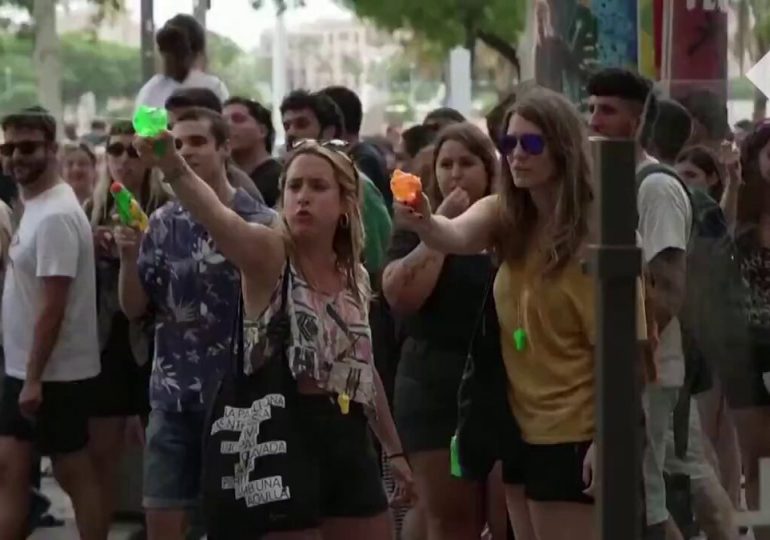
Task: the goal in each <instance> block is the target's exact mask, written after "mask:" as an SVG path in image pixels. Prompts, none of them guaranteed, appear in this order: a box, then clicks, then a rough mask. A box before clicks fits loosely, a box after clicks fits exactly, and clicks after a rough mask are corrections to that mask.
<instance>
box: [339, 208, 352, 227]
mask: <svg viewBox="0 0 770 540" xmlns="http://www.w3.org/2000/svg"><path fill="white" fill-rule="evenodd" d="M340 227H342V228H343V229H347V228H348V227H350V216H349V215H348V213H347V212H345V213H344V214H342V215H341V216H340Z"/></svg>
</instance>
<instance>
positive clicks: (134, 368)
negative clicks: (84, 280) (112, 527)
mask: <svg viewBox="0 0 770 540" xmlns="http://www.w3.org/2000/svg"><path fill="white" fill-rule="evenodd" d="M133 139H134V128H133V126H132V125H131V123H130V122H127V121H121V122H116V123H115V124H113V125H112V128H111V129H110V132H109V138H108V139H107V146H106V155H107V158H106V159H107V171H106V172H107V174H106V175H105V176H103V177H102V178H100V180H99V182H98V184H97V186H96V189H95V190H94V194H93V198H92V199H91V200H90V201H89V202H88V203H87V204H86V206H85V210H86V215H87V216H88V217H89V219H90V221H91V225H92V227H93V229H94V249H95V250H96V273H97V287H98V291H99V294H98V301H99V304H98V317H99V319H98V320H99V341H100V345H101V362H102V369H101V372H100V374H99V376H98V378H97V379H96V380H95V385H94V395H93V403H94V405H93V409H92V418H91V425H90V438H89V446H90V451H91V455H92V459H93V461H94V464H95V466H96V471H97V477H98V478H99V481H100V488H101V493H102V500H103V501H104V509H105V516H104V518H105V520H107V522H108V523H109V521H110V520H111V517H112V513H113V512H114V509H115V496H116V493H117V490H118V486H117V468H118V465H119V464H120V457H121V455H122V453H123V449H124V441H125V440H126V436H125V435H126V434H127V433H129V434H130V435H131V436H132V437H135V439H136V441H137V442H138V443H139V444H141V441H143V433H144V430H143V427H142V422H141V417H143V416H144V415H146V414H147V412H148V409H149V398H148V395H147V393H148V385H149V362H147V360H148V359H149V358H150V343H149V340H148V335H149V334H147V333H146V332H145V331H144V326H143V325H141V324H140V323H133V322H132V323H129V321H128V319H127V318H126V316H125V315H124V314H123V312H122V311H121V309H120V304H119V302H118V274H119V271H120V259H119V257H118V253H117V248H116V246H115V241H114V238H113V234H112V232H113V227H114V226H115V225H116V224H117V221H116V215H115V214H116V213H117V210H116V208H115V205H114V199H113V197H112V195H111V194H110V186H111V185H112V182H120V183H122V184H123V185H124V186H125V187H126V188H127V189H128V190H129V191H131V192H132V193H133V194H134V197H136V199H137V201H139V203H140V204H141V206H142V208H143V209H144V211H145V212H146V213H147V214H148V215H149V214H151V213H152V212H153V211H154V210H155V209H156V208H159V207H160V206H162V205H163V204H164V203H165V202H166V201H167V200H168V198H169V193H168V192H167V191H166V188H165V187H164V186H163V183H162V182H161V180H160V177H159V173H157V172H154V171H152V170H151V169H149V168H148V167H146V166H145V165H144V164H143V163H142V162H141V161H140V160H139V159H138V154H137V153H136V150H135V149H134V147H133V146H132V142H133Z"/></svg>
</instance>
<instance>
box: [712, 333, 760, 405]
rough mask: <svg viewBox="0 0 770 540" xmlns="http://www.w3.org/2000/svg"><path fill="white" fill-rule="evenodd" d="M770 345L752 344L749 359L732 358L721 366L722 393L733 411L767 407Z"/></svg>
mask: <svg viewBox="0 0 770 540" xmlns="http://www.w3.org/2000/svg"><path fill="white" fill-rule="evenodd" d="M769 361H770V345H767V344H760V343H752V344H751V348H750V352H749V354H748V358H736V357H731V358H729V361H726V362H725V363H724V364H725V365H721V366H720V368H721V370H720V372H719V376H720V377H721V379H722V380H721V383H722V391H723V392H724V394H725V397H726V398H727V403H728V404H729V405H730V407H731V408H733V409H748V408H753V407H767V406H768V405H770V392H768V390H767V388H766V387H765V381H764V378H763V377H764V373H765V372H767V371H770V364H768V362H769Z"/></svg>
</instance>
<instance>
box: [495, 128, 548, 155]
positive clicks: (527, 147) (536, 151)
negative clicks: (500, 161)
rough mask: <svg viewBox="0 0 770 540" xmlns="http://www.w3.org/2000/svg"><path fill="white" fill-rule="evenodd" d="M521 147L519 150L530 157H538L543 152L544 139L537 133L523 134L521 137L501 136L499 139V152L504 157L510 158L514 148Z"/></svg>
mask: <svg viewBox="0 0 770 540" xmlns="http://www.w3.org/2000/svg"><path fill="white" fill-rule="evenodd" d="M519 145H521V149H522V150H524V151H525V152H526V153H527V154H529V155H531V156H539V155H540V154H542V153H543V150H545V139H544V138H543V136H542V135H538V134H537V133H523V134H521V135H503V136H502V137H500V145H499V148H500V152H501V153H502V154H503V155H504V156H510V155H511V154H513V151H514V150H516V147H518V146H519Z"/></svg>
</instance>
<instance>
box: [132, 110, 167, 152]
mask: <svg viewBox="0 0 770 540" xmlns="http://www.w3.org/2000/svg"><path fill="white" fill-rule="evenodd" d="M133 124H134V131H136V134H137V135H139V136H140V137H145V138H152V137H157V136H158V135H160V134H161V133H163V132H164V131H165V130H166V129H167V128H168V112H167V111H166V109H161V108H156V107H148V106H146V105H142V106H140V107H139V108H138V109H137V110H136V113H134V122H133ZM154 150H155V153H156V154H157V155H159V156H162V155H163V153H164V152H165V145H164V143H163V142H162V141H156V142H155V146H154Z"/></svg>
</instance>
